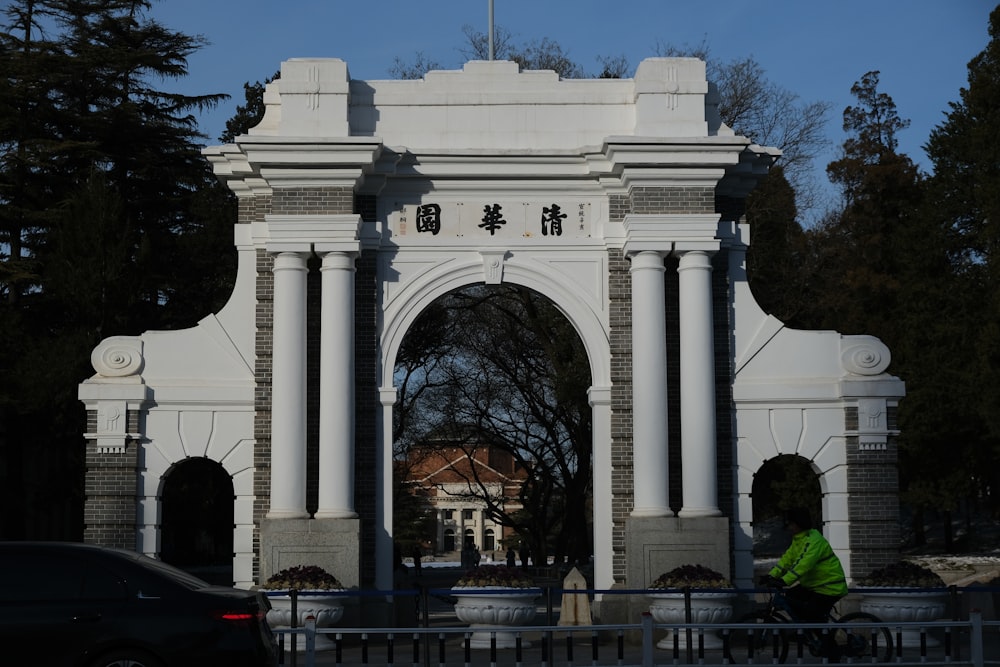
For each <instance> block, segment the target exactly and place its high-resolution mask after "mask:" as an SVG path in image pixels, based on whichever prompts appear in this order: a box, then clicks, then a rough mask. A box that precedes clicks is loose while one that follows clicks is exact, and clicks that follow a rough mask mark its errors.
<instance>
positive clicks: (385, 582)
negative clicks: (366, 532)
mask: <svg viewBox="0 0 1000 667" xmlns="http://www.w3.org/2000/svg"><path fill="white" fill-rule="evenodd" d="M378 395H379V405H381V406H382V414H381V419H379V420H378V422H377V423H376V424H375V429H376V436H375V442H377V443H381V446H380V447H377V448H376V451H375V470H376V475H375V479H376V483H377V484H378V488H377V489H376V491H375V587H376V588H377V589H378V590H382V591H390V590H392V589H393V544H392V511H393V510H392V406H393V405H395V404H396V388H395V387H379V390H378Z"/></svg>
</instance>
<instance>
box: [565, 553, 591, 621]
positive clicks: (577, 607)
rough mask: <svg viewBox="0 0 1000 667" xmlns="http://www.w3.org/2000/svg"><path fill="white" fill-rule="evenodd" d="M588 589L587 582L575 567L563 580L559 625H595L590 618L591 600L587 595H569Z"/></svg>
mask: <svg viewBox="0 0 1000 667" xmlns="http://www.w3.org/2000/svg"><path fill="white" fill-rule="evenodd" d="M586 589H587V580H586V579H585V578H584V576H583V575H582V574H580V571H579V570H578V569H576V568H575V567H574V568H573V569H572V570H570V571H569V574H567V575H566V578H565V579H564V580H563V595H562V608H561V609H560V610H559V625H593V621H591V618H590V598H589V597H587V594H586V593H567V592H566V591H573V590H575V591H583V590H586Z"/></svg>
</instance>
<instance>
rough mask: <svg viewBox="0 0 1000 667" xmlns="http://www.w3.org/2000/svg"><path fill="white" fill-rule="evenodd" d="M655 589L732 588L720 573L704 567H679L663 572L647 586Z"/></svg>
mask: <svg viewBox="0 0 1000 667" xmlns="http://www.w3.org/2000/svg"><path fill="white" fill-rule="evenodd" d="M649 587H650V588H655V589H681V588H732V584H730V583H729V580H728V579H726V577H724V576H723V575H722V574H721V573H720V572H716V571H715V570H713V569H712V568H710V567H705V566H704V565H681V566H680V567H675V568H674V569H672V570H670V571H669V572H664V573H663V574H661V575H660V576H659V577H657V578H656V581H654V582H653V583H652V584H650V586H649Z"/></svg>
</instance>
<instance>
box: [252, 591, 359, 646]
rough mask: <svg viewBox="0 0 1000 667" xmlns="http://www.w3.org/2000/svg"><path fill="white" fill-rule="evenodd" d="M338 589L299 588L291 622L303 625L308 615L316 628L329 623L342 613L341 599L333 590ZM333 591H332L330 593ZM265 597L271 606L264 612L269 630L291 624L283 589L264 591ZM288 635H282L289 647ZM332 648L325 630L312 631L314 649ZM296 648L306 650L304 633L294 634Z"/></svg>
mask: <svg viewBox="0 0 1000 667" xmlns="http://www.w3.org/2000/svg"><path fill="white" fill-rule="evenodd" d="M337 592H341V591H329V590H324V591H299V594H298V600H297V601H296V615H295V626H296V627H299V628H301V627H303V626H305V624H306V619H307V618H309V617H310V616H312V617H313V618H315V619H316V627H317V628H329V627H333V626H334V625H336V624H337V623H339V622H340V619H341V618H343V616H344V601H343V598H342V597H339V596H337V595H336V594H335V593H337ZM331 593H334V594H331ZM267 598H268V600H270V602H271V609H269V610H268V612H267V623H268V625H270V626H271V629H273V630H280V629H282V628H290V627H292V596H291V595H289V594H288V593H287V592H285V593H282V592H281V591H268V593H267ZM290 646H291V643H290V637H286V639H285V647H286V648H287V647H290ZM332 648H334V642H333V641H331V640H330V639H329V637H328V636H327V635H325V634H318V633H317V635H316V650H317V651H329V650H331V649H332ZM295 649H296V651H305V650H306V639H305V635H301V634H300V635H298V637H297V639H296V644H295Z"/></svg>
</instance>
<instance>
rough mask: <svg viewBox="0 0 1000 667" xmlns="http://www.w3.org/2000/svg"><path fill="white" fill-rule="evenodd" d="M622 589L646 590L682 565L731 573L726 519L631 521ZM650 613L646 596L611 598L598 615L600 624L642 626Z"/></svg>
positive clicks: (628, 524) (627, 528) (625, 595)
mask: <svg viewBox="0 0 1000 667" xmlns="http://www.w3.org/2000/svg"><path fill="white" fill-rule="evenodd" d="M625 548H626V551H625V553H626V554H627V557H626V564H625V576H626V577H627V579H626V585H625V586H623V588H625V589H627V590H635V589H639V588H648V587H649V585H650V584H652V583H653V581H655V580H656V578H657V577H658V576H660V575H661V574H663V573H664V572H667V571H669V570H672V569H674V568H675V567H678V566H680V565H704V566H705V567H710V568H712V569H713V570H717V571H718V572H721V573H723V574H725V575H726V576H727V577H728V576H729V572H730V554H731V553H732V550H731V549H730V529H729V519H728V518H726V517H685V518H681V517H629V519H627V520H626V522H625ZM647 611H649V598H648V597H647V596H645V595H642V594H634V593H633V594H620V595H616V594H608V595H605V596H604V599H603V600H602V601H601V603H600V606H599V608H598V609H597V610H596V611H595V615H599V617H600V623H602V624H611V623H638V622H639V621H640V619H641V618H642V614H643V613H644V612H647Z"/></svg>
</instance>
